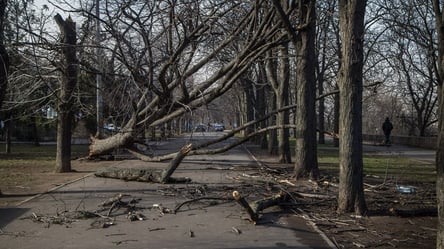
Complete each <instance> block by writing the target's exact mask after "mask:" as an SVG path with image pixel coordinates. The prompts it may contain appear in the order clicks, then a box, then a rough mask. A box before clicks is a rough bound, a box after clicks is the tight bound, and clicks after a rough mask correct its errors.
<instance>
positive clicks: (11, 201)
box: [0, 149, 437, 249]
mask: <svg viewBox="0 0 444 249" xmlns="http://www.w3.org/2000/svg"><path fill="white" fill-rule="evenodd" d="M252 152H253V153H254V154H255V155H256V157H258V158H259V159H260V160H261V161H263V162H264V164H263V166H264V167H263V168H262V170H260V172H258V175H259V176H262V177H263V178H264V179H265V178H267V177H270V178H273V179H280V180H281V182H282V180H283V182H282V184H283V185H285V186H286V187H285V189H286V191H289V192H292V193H300V195H297V196H293V198H294V199H295V201H293V203H292V204H289V206H288V207H285V208H289V209H290V210H291V211H292V212H294V213H296V214H298V215H299V216H302V217H304V218H305V219H306V220H307V222H310V223H312V224H314V225H315V226H316V227H317V228H318V229H319V230H320V231H322V232H323V233H325V234H326V235H327V237H328V238H330V240H331V241H332V242H333V243H335V244H336V246H337V247H338V248H380V249H385V248H403V249H410V248H412V249H413V248H424V249H425V248H435V239H436V221H437V218H436V214H435V212H436V209H435V207H436V205H435V203H436V202H435V187H434V185H433V184H418V183H416V184H415V183H412V186H413V187H415V192H414V193H408V194H407V193H400V192H399V191H398V190H396V182H392V181H385V182H383V179H381V178H376V177H366V178H365V187H366V201H367V205H368V207H369V210H370V211H369V214H368V216H365V217H356V216H354V215H352V214H348V215H338V214H337V213H336V207H337V200H336V196H337V183H338V180H337V178H335V177H333V176H329V175H328V174H324V176H323V177H322V178H321V179H320V180H319V181H317V182H310V181H307V182H302V183H295V182H293V181H289V182H286V181H285V180H286V179H291V175H290V172H291V169H292V166H291V165H281V164H277V163H276V158H272V157H269V156H265V155H263V153H261V152H260V151H254V149H253V151H252ZM112 163H115V162H113V161H97V162H89V161H77V160H76V161H73V163H72V168H73V169H74V170H75V172H73V173H64V174H55V173H52V171H51V170H48V169H43V170H36V169H35V168H33V167H32V166H23V167H19V168H17V167H15V168H14V174H19V175H22V176H23V177H15V178H14V179H17V180H16V181H15V182H5V181H1V182H0V189H1V190H2V192H3V195H0V207H5V206H14V205H17V204H18V203H20V202H21V201H24V200H26V199H27V198H30V197H32V196H34V195H36V194H39V193H44V192H46V191H48V190H50V189H52V188H55V187H57V186H59V185H61V184H65V183H67V182H70V181H73V180H76V179H79V178H81V177H84V176H86V175H88V174H91V173H93V172H94V171H95V170H96V169H97V168H99V167H103V166H106V165H110V164H112ZM3 173H4V172H3ZM306 193H310V195H305V194H306ZM295 202H296V204H294V203H295Z"/></svg>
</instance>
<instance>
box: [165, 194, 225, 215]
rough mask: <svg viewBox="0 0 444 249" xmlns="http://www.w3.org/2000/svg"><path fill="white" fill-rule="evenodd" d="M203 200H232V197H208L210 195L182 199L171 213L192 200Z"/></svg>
mask: <svg viewBox="0 0 444 249" xmlns="http://www.w3.org/2000/svg"><path fill="white" fill-rule="evenodd" d="M203 200H217V201H232V200H233V199H232V198H229V197H210V196H204V197H199V198H196V199H192V200H188V201H184V202H182V203H180V204H178V205H177V206H176V208H174V210H173V213H177V212H178V211H179V209H180V208H182V207H183V206H184V205H187V204H190V203H193V202H198V201H203Z"/></svg>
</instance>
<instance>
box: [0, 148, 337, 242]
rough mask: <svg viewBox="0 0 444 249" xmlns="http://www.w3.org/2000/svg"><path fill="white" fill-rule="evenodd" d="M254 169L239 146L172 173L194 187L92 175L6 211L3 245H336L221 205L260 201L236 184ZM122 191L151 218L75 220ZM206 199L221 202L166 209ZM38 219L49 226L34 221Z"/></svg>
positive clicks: (283, 219)
mask: <svg viewBox="0 0 444 249" xmlns="http://www.w3.org/2000/svg"><path fill="white" fill-rule="evenodd" d="M179 144H180V143H179ZM114 166H116V167H137V168H142V167H145V168H153V167H154V168H156V167H158V168H163V167H165V166H166V164H164V163H143V162H141V161H130V160H129V161H121V162H116V164H115V165H114ZM255 167H256V163H255V162H254V161H253V160H252V159H251V158H250V157H249V156H248V154H247V153H246V151H245V150H244V149H243V148H238V149H234V150H232V151H230V152H229V153H224V154H221V155H214V156H201V157H190V158H187V160H186V161H185V162H183V163H182V164H181V167H180V168H179V169H178V170H177V171H176V172H175V174H174V176H177V177H190V178H191V179H192V183H189V184H153V183H142V182H125V181H122V180H116V179H109V178H97V177H94V176H88V177H86V178H83V179H80V180H78V181H76V182H74V183H71V184H68V185H65V186H63V187H60V188H58V189H55V190H53V191H51V192H49V193H46V194H44V195H41V196H38V197H36V198H34V199H31V200H29V201H27V202H25V203H22V204H21V205H20V206H17V207H11V208H2V209H0V228H1V231H0V238H1V239H0V240H1V244H0V248H5V249H6V248H11V249H12V248H23V249H26V248H45V249H52V248H54V249H55V248H58V249H59V248H95V249H100V248H107V249H109V248H156V249H158V248H298V249H304V248H313V249H327V248H334V247H333V246H332V245H331V243H329V242H328V240H326V239H325V238H324V237H323V236H322V235H321V234H320V233H318V232H317V231H315V230H314V229H313V228H312V227H311V226H309V225H307V223H306V221H305V220H303V219H302V218H300V217H298V216H297V215H295V214H293V213H286V212H284V211H282V210H280V209H279V208H270V209H266V210H265V211H264V213H263V215H262V216H261V220H260V223H259V224H258V225H253V224H251V223H250V222H249V221H248V220H247V219H246V217H247V215H246V213H245V212H244V211H243V210H242V208H241V207H240V206H239V205H238V204H237V203H235V202H233V201H228V200H223V198H224V197H227V196H230V195H231V193H232V191H233V190H238V191H240V192H241V193H244V194H245V195H247V196H248V197H250V198H254V197H259V196H261V193H259V192H258V191H257V188H256V189H255V188H252V186H248V185H245V184H242V183H240V182H238V181H235V178H236V177H238V176H239V175H241V174H243V173H254V172H255V171H254V169H255ZM117 194H126V195H128V196H126V197H124V198H123V200H124V201H131V200H135V202H134V204H131V205H129V206H131V207H132V208H131V211H134V212H137V213H138V214H143V216H144V217H145V219H144V220H142V221H130V220H129V219H128V217H127V216H128V212H129V211H130V210H128V209H126V208H120V209H118V208H114V209H113V210H112V212H111V215H110V216H112V217H114V219H113V220H106V219H104V218H100V217H95V218H89V219H82V218H81V217H75V216H76V215H77V216H79V214H82V216H84V215H85V212H86V211H89V212H92V211H97V212H98V211H99V210H100V208H101V207H100V206H99V205H100V204H101V203H102V202H103V201H104V200H107V199H109V198H110V197H113V196H115V195H117ZM202 197H217V198H219V199H218V200H202V201H195V202H191V203H189V204H186V205H183V206H182V207H181V208H180V209H179V210H178V211H177V213H175V214H174V213H169V212H168V211H169V210H173V209H175V208H176V207H177V206H178V205H180V204H182V203H183V202H185V201H187V200H192V199H196V198H202ZM109 210H110V208H109V207H107V208H106V209H104V210H103V211H102V212H100V214H102V215H106V214H107V213H108V212H109ZM32 217H33V218H34V219H35V218H40V219H42V220H45V221H44V222H34V221H33V219H32ZM56 223H60V224H56ZM104 227H106V228H104Z"/></svg>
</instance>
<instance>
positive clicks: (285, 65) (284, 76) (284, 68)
mask: <svg viewBox="0 0 444 249" xmlns="http://www.w3.org/2000/svg"><path fill="white" fill-rule="evenodd" d="M279 56H280V58H281V60H280V63H279V87H278V93H277V98H276V99H277V101H276V102H277V109H280V108H282V107H284V106H287V105H288V103H289V101H288V98H289V94H290V93H289V84H290V82H289V81H290V77H289V74H290V61H289V59H288V44H284V45H282V46H281V47H280V48H279ZM289 123H290V112H289V111H284V112H280V113H279V114H278V116H277V123H276V125H278V126H284V125H286V124H289ZM278 142H279V144H278V151H279V162H280V163H291V151H290V131H289V129H288V128H282V129H279V130H278Z"/></svg>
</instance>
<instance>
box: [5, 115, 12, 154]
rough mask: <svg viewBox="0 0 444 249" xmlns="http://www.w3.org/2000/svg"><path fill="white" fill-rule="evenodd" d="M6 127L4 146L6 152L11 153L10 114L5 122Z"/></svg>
mask: <svg viewBox="0 0 444 249" xmlns="http://www.w3.org/2000/svg"><path fill="white" fill-rule="evenodd" d="M5 127H6V143H5V144H6V148H5V152H6V154H11V147H12V141H11V134H12V127H13V125H12V115H9V120H7V121H6V122H5Z"/></svg>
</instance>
